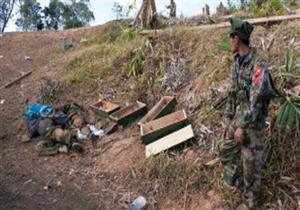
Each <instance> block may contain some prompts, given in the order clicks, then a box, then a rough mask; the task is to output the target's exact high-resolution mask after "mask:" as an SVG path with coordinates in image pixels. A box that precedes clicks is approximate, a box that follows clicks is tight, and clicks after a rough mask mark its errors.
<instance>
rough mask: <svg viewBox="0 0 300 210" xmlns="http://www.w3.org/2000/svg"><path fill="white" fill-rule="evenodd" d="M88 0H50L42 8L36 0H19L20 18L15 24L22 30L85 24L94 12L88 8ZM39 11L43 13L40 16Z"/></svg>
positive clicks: (92, 18) (70, 26)
mask: <svg viewBox="0 0 300 210" xmlns="http://www.w3.org/2000/svg"><path fill="white" fill-rule="evenodd" d="M88 4H89V0H79V1H78V0H71V1H70V2H69V3H64V2H62V1H60V0H51V1H50V2H49V5H48V6H47V7H45V8H44V9H43V10H42V8H41V6H40V3H38V2H37V1H36V0H21V7H20V11H19V13H20V18H18V19H17V22H16V25H17V26H18V27H19V28H21V29H22V30H24V31H34V30H36V29H37V28H39V29H42V28H43V27H44V24H43V22H44V23H45V27H46V29H55V30H57V29H60V28H64V29H68V28H77V27H82V26H86V25H88V24H89V22H91V21H92V20H94V14H93V12H92V11H91V10H90V9H89V6H88ZM41 13H43V14H44V15H43V16H42V15H41Z"/></svg>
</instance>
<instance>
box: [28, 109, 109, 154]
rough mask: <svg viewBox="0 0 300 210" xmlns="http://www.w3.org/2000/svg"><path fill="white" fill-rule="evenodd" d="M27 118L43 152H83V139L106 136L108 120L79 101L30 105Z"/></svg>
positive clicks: (32, 134)
mask: <svg viewBox="0 0 300 210" xmlns="http://www.w3.org/2000/svg"><path fill="white" fill-rule="evenodd" d="M24 117H25V119H26V126H27V129H28V132H29V136H30V138H31V139H34V138H35V137H39V138H35V139H38V144H37V148H38V150H39V154H40V155H56V154H58V153H69V151H70V150H74V151H76V152H80V153H82V152H84V147H83V142H84V141H85V140H87V139H91V140H97V139H99V138H100V137H102V136H104V135H105V131H104V130H102V128H103V127H104V125H105V123H104V122H103V121H101V120H100V119H97V117H95V116H94V115H93V114H91V113H90V112H88V111H84V109H83V107H82V106H80V105H78V104H76V103H72V104H67V105H64V106H61V107H57V108H55V109H54V108H53V107H52V106H50V105H43V104H29V105H27V106H26V107H25V112H24Z"/></svg>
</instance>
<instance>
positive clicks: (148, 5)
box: [133, 0, 157, 28]
mask: <svg viewBox="0 0 300 210" xmlns="http://www.w3.org/2000/svg"><path fill="white" fill-rule="evenodd" d="M156 23H157V18H156V6H155V2H154V0H143V3H142V6H141V9H140V11H139V13H138V15H137V16H136V18H135V21H134V23H133V26H134V27H135V28H154V27H155V26H156Z"/></svg>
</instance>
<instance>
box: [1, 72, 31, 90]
mask: <svg viewBox="0 0 300 210" xmlns="http://www.w3.org/2000/svg"><path fill="white" fill-rule="evenodd" d="M32 72H33V71H29V72H27V73H24V74H23V75H21V76H19V77H17V78H16V79H14V80H13V81H11V82H8V83H7V84H5V85H3V86H2V87H1V88H0V90H1V89H3V88H9V87H10V86H12V85H13V84H15V83H16V82H18V81H20V80H21V79H23V78H25V77H27V76H29V75H30V74H31V73H32Z"/></svg>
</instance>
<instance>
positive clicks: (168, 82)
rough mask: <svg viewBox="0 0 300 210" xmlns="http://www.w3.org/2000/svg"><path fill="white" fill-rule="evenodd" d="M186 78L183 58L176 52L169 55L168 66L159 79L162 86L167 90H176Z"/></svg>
mask: <svg viewBox="0 0 300 210" xmlns="http://www.w3.org/2000/svg"><path fill="white" fill-rule="evenodd" d="M187 80H188V74H187V71H186V69H185V59H184V58H182V56H181V55H180V53H179V52H178V53H177V54H176V55H172V56H171V61H170V67H169V68H168V69H167V70H166V72H165V74H164V76H163V77H162V79H161V84H162V87H164V88H167V90H172V91H176V90H177V89H178V88H179V87H181V85H183V84H184V83H185V82H186V81H187Z"/></svg>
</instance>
